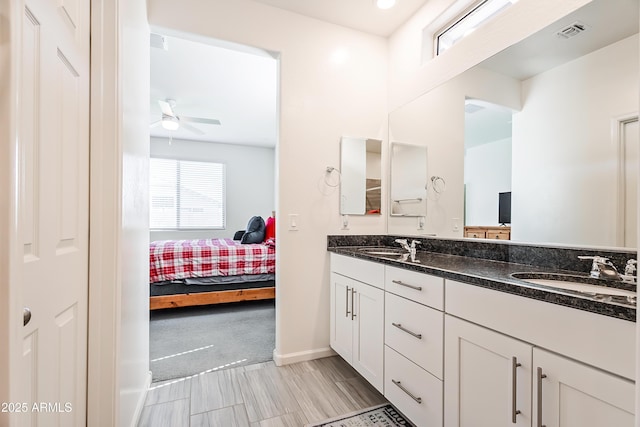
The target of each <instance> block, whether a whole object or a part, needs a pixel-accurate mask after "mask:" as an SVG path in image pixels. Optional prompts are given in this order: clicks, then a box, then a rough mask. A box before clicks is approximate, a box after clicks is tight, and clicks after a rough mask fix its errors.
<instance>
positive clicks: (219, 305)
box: [149, 30, 278, 383]
mask: <svg viewBox="0 0 640 427" xmlns="http://www.w3.org/2000/svg"><path fill="white" fill-rule="evenodd" d="M150 49H151V53H150V56H151V62H150V68H151V69H150V81H151V87H150V113H151V117H150V119H149V123H150V135H151V138H150V155H151V159H150V188H149V196H150V198H149V204H150V239H149V240H150V242H151V243H150V307H151V309H152V311H151V314H150V328H149V330H150V340H149V341H150V342H149V347H150V357H149V360H150V369H151V372H152V375H153V377H152V382H154V383H157V382H159V381H165V380H173V379H176V378H186V377H190V376H194V375H199V374H202V373H206V372H212V371H216V370H220V369H225V368H229V367H234V366H242V365H247V364H254V363H260V362H265V361H267V360H272V358H273V350H274V348H275V284H276V277H275V271H276V261H275V260H276V256H275V251H276V244H275V215H276V208H275V207H276V188H277V182H276V179H277V174H276V162H277V160H276V149H277V129H278V125H277V124H278V113H277V93H278V58H277V55H276V54H273V53H271V52H267V51H264V50H261V49H256V48H252V47H248V46H243V45H238V44H235V43H231V42H226V41H221V40H214V39H209V38H204V37H199V36H195V35H186V34H178V33H175V32H171V31H168V30H155V31H153V32H152V35H151V46H150Z"/></svg>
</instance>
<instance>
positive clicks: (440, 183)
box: [431, 175, 447, 194]
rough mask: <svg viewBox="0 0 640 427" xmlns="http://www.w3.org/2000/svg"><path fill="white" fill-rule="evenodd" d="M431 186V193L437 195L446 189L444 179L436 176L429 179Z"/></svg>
mask: <svg viewBox="0 0 640 427" xmlns="http://www.w3.org/2000/svg"><path fill="white" fill-rule="evenodd" d="M431 186H432V187H433V191H435V192H436V193H438V194H442V193H444V191H445V190H446V189H447V183H446V182H445V180H444V178H442V177H441V176H436V175H434V176H432V177H431Z"/></svg>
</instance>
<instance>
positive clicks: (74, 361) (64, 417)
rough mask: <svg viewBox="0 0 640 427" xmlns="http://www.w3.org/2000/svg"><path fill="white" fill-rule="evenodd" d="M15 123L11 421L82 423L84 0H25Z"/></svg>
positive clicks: (86, 18) (85, 264)
mask: <svg viewBox="0 0 640 427" xmlns="http://www.w3.org/2000/svg"><path fill="white" fill-rule="evenodd" d="M20 25H21V27H22V28H21V30H20V34H21V40H20V55H19V57H20V62H19V64H18V69H19V70H18V74H19V76H20V78H19V84H18V87H17V90H18V105H19V110H18V111H17V112H16V117H17V118H18V123H17V139H16V140H17V144H18V147H17V153H18V158H17V182H16V185H17V193H18V200H17V205H16V206H15V207H16V211H17V214H18V215H17V217H18V235H17V242H16V246H17V247H16V250H17V251H21V252H22V254H23V256H22V258H21V259H19V260H17V261H16V263H19V264H20V265H14V266H13V267H15V268H16V270H19V271H20V274H18V275H16V276H17V277H19V279H18V280H17V281H16V282H14V283H11V288H12V290H13V291H14V292H16V294H18V295H20V296H21V300H22V304H23V306H24V307H28V308H29V309H30V310H31V312H32V317H31V320H30V321H29V323H28V324H27V325H25V326H24V327H23V328H22V334H21V336H20V342H16V343H12V345H15V346H16V349H18V348H19V349H21V355H22V364H21V367H20V370H19V372H16V373H15V374H14V375H13V376H12V381H13V382H14V383H15V386H14V390H16V394H15V395H14V396H12V398H15V401H18V402H26V403H28V405H29V411H27V412H26V413H25V414H22V415H20V416H18V417H17V419H18V420H19V424H20V425H38V426H49V425H56V426H57V425H84V424H85V423H86V379H87V377H86V363H87V294H88V213H89V206H88V181H89V174H88V172H89V168H88V165H89V2H88V1H87V0H74V1H67V0H63V1H62V2H52V1H48V0H27V1H26V2H25V3H24V9H23V10H22V19H21V21H20Z"/></svg>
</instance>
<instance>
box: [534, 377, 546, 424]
mask: <svg viewBox="0 0 640 427" xmlns="http://www.w3.org/2000/svg"><path fill="white" fill-rule="evenodd" d="M537 371H538V375H537V377H538V378H537V379H538V381H537V383H538V384H537V385H538V408H537V412H538V414H537V415H538V420H537V423H536V425H537V426H538V427H546V426H545V425H544V424H542V379H543V378H547V376H546V375H545V374H543V373H542V368H540V367H538V369H537Z"/></svg>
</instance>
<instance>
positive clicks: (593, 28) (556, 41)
mask: <svg viewBox="0 0 640 427" xmlns="http://www.w3.org/2000/svg"><path fill="white" fill-rule="evenodd" d="M638 3H639V2H638V0H606V1H604V0H600V1H593V2H591V3H588V4H587V5H585V6H583V7H581V8H580V9H578V10H576V11H575V12H573V13H571V14H569V15H567V16H565V17H564V18H562V19H560V20H558V21H557V22H555V23H553V24H551V25H550V26H548V27H547V28H545V29H543V30H540V31H538V32H537V33H536V34H534V35H532V36H530V37H527V38H526V39H525V40H523V41H521V42H520V43H517V44H515V45H513V46H511V47H509V48H507V49H505V50H503V51H502V52H500V53H498V54H496V55H494V56H493V57H491V58H489V59H487V60H485V61H484V62H483V63H482V67H483V68H488V69H490V70H494V71H496V72H499V73H502V74H506V75H509V76H511V77H514V78H517V79H519V80H524V79H527V78H529V77H531V76H534V75H536V74H539V73H541V72H543V71H546V70H550V69H551V68H553V67H556V66H558V65H560V64H563V63H565V62H568V61H570V60H573V59H576V58H579V57H581V56H584V55H586V54H587V53H589V52H593V51H595V50H597V49H600V48H602V47H604V46H608V45H610V44H611V43H614V42H616V41H618V40H622V39H624V38H626V37H629V36H631V35H633V34H636V33H637V32H638V13H639V11H638ZM574 23H579V24H582V25H583V27H584V28H585V31H583V32H581V33H579V34H577V35H575V36H573V37H570V38H563V37H560V36H558V35H557V33H558V31H560V30H561V29H563V28H565V27H567V26H569V25H571V24H574Z"/></svg>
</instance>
